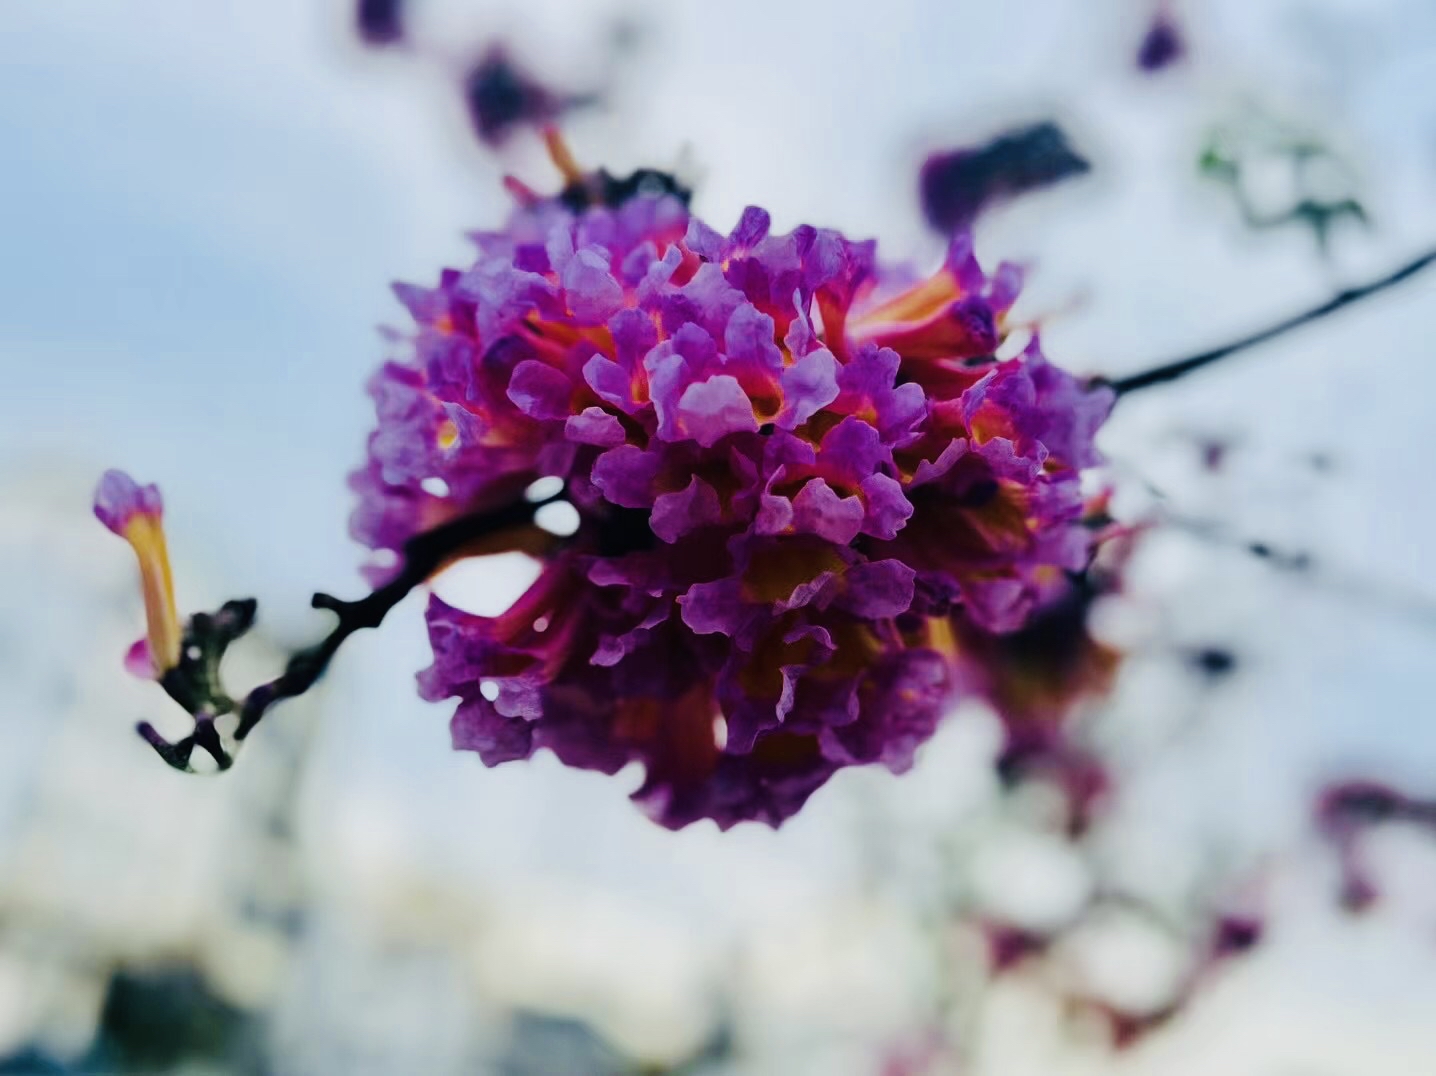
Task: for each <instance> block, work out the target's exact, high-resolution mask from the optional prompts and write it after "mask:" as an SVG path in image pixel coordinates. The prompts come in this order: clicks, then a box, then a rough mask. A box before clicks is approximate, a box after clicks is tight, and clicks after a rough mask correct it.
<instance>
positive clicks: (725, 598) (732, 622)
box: [678, 578, 744, 635]
mask: <svg viewBox="0 0 1436 1076" xmlns="http://www.w3.org/2000/svg"><path fill="white" fill-rule="evenodd" d="M678 603H679V604H680V605H681V606H682V607H683V623H685V624H687V625H688V627H689V628H690V629H692V630H693V631H694V632H696V633H697V634H699V635H712V634H715V633H722V634H724V635H733V634H736V633H737V631H738V628H739V627H740V626H741V624H742V622H743V619H744V609H743V595H742V585H741V584H740V583H739V582H738V580H736V579H731V578H730V579H719V580H717V581H715V582H712V583H694V584H693V585H692V586H691V587H689V588H688V590H687V592H686V593H685V594H683V595H681V596H680V597H679V599H678Z"/></svg>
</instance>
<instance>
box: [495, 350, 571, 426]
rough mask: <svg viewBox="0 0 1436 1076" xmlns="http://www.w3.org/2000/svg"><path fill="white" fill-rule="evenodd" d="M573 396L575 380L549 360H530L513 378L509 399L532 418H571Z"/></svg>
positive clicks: (510, 382) (517, 370)
mask: <svg viewBox="0 0 1436 1076" xmlns="http://www.w3.org/2000/svg"><path fill="white" fill-rule="evenodd" d="M572 398H573V382H572V381H570V380H569V379H568V377H567V376H566V375H564V374H563V373H562V372H560V371H558V370H555V369H554V368H553V367H552V366H550V365H549V364H548V363H546V362H539V361H538V360H536V359H526V360H524V361H523V362H521V363H519V364H518V365H517V366H516V367H514V372H513V376H512V377H511V378H510V379H509V399H510V400H512V401H513V402H514V406H515V407H517V408H518V409H519V410H520V411H522V412H523V413H524V414H526V415H529V416H531V417H532V418H544V419H558V418H567V417H568V416H569V415H570V414H571V413H572V410H573V409H572V407H571V405H570V401H571V400H572Z"/></svg>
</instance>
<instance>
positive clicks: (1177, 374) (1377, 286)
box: [1107, 250, 1436, 396]
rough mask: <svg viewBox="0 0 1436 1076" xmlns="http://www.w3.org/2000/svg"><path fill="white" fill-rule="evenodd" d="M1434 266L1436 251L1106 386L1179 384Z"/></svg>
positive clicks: (1121, 389)
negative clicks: (1232, 337)
mask: <svg viewBox="0 0 1436 1076" xmlns="http://www.w3.org/2000/svg"><path fill="white" fill-rule="evenodd" d="M1432 264H1436V250H1431V251H1427V252H1426V253H1425V254H1422V255H1421V256H1420V257H1418V258H1416V259H1414V260H1413V261H1409V262H1407V263H1406V264H1405V265H1403V266H1401V267H1400V268H1399V269H1397V270H1395V271H1394V272H1391V273H1388V274H1387V275H1386V276H1383V277H1381V278H1379V279H1377V280H1373V281H1371V282H1369V283H1367V284H1362V285H1361V286H1359V287H1354V288H1347V289H1345V290H1343V291H1339V292H1337V293H1336V294H1335V295H1333V296H1332V297H1331V298H1330V299H1328V300H1327V301H1326V302H1324V303H1322V304H1321V305H1320V306H1316V307H1313V308H1312V309H1310V310H1307V311H1304V312H1302V313H1300V314H1296V315H1293V316H1292V317H1289V318H1286V319H1285V320H1283V321H1279V322H1277V323H1276V324H1275V325H1271V326H1268V327H1267V328H1265V329H1262V330H1260V331H1258V332H1254V333H1252V334H1251V335H1250V336H1244V337H1242V338H1241V339H1240V340H1235V341H1233V342H1232V343H1229V344H1224V345H1222V346H1221V347H1216V348H1212V349H1211V350H1210V351H1203V352H1200V353H1198V354H1196V355H1189V356H1187V357H1186V358H1183V359H1175V360H1173V361H1171V362H1164V363H1162V364H1161V365H1160V366H1153V367H1151V368H1149V369H1146V370H1143V371H1141V372H1139V373H1135V374H1128V375H1127V376H1126V377H1121V378H1117V379H1115V380H1112V381H1109V382H1107V384H1108V385H1109V386H1110V387H1111V388H1112V389H1114V390H1115V391H1116V393H1117V395H1118V396H1125V395H1127V394H1128V393H1130V392H1136V391H1137V390H1138V389H1145V388H1150V387H1151V386H1153V385H1163V384H1166V383H1167V382H1169V381H1176V380H1178V379H1180V378H1183V377H1186V376H1187V375H1188V374H1191V373H1195V372H1196V371H1198V370H1200V369H1202V368H1204V367H1207V366H1211V365H1213V364H1214V363H1217V362H1219V361H1221V360H1222V359H1225V358H1226V357H1227V356H1229V355H1235V354H1236V353H1237V352H1239V351H1245V350H1247V349H1248V348H1252V347H1256V346H1257V345H1258V344H1264V343H1266V342H1267V341H1268V340H1272V339H1275V338H1276V337H1278V336H1281V335H1283V334H1284V333H1288V332H1291V331H1292V330H1293V329H1299V328H1301V327H1302V326H1303V325H1306V324H1308V323H1309V322H1313V321H1319V320H1320V319H1322V318H1324V317H1326V316H1327V315H1328V314H1334V313H1336V312H1337V311H1338V310H1340V309H1342V308H1343V307H1347V306H1350V305H1351V304H1352V303H1355V302H1359V301H1360V300H1362V299H1365V298H1367V297H1368V296H1371V295H1375V294H1377V293H1378V292H1382V291H1385V290H1386V289H1387V288H1391V287H1394V286H1395V285H1397V284H1400V283H1401V282H1402V281H1404V280H1408V279H1410V278H1411V277H1413V276H1415V275H1416V274H1417V273H1419V272H1421V271H1422V270H1423V269H1425V268H1427V267H1428V266H1430V265H1432Z"/></svg>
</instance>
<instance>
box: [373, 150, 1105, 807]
mask: <svg viewBox="0 0 1436 1076" xmlns="http://www.w3.org/2000/svg"><path fill="white" fill-rule="evenodd" d="M574 189H581V190H583V191H584V192H586V193H585V197H584V199H582V200H579V201H575V200H574V199H572V198H571V197H569V195H570V193H571V192H572V191H573V190H574ZM475 238H476V241H477V243H478V256H477V259H476V261H475V262H474V264H473V265H472V266H470V267H469V268H468V269H466V270H463V271H456V270H450V271H446V272H445V273H444V274H443V275H442V276H441V277H440V279H439V282H438V284H437V286H436V287H435V288H433V289H421V288H401V289H400V295H401V298H403V299H404V301H405V303H406V305H407V306H408V308H409V310H410V312H411V314H412V315H413V318H414V321H415V327H414V330H413V333H412V338H411V339H412V351H411V354H410V355H409V357H408V359H407V360H406V361H405V362H402V363H397V364H395V363H391V364H390V365H388V366H386V367H385V368H384V369H383V370H381V372H380V374H379V375H378V376H377V377H376V378H375V380H374V381H373V382H372V383H371V393H372V394H373V396H374V398H375V401H376V405H377V409H378V413H379V421H378V427H377V429H376V431H375V433H374V434H373V435H372V436H371V438H370V442H369V454H368V459H367V461H366V463H365V465H364V467H363V468H362V469H361V470H360V471H359V472H358V473H357V474H356V475H355V477H354V479H353V483H352V484H353V487H354V489H355V490H356V491H357V492H358V493H359V497H360V503H359V507H358V509H357V510H356V512H355V516H354V521H353V528H354V533H355V534H356V536H358V537H359V538H360V539H361V540H363V541H364V542H365V543H367V544H368V545H370V546H371V547H372V548H375V549H381V550H393V551H400V550H402V548H403V546H404V543H405V542H406V541H407V540H408V539H410V538H412V537H413V536H414V535H416V534H418V533H420V532H422V531H424V530H426V529H428V528H431V527H433V526H436V525H438V524H441V523H445V522H448V521H450V520H454V519H458V518H462V517H463V516H465V515H468V514H471V513H475V512H479V511H485V510H490V509H493V508H495V507H497V506H501V505H504V504H507V503H511V502H513V501H514V500H515V499H516V498H517V497H519V496H521V495H522V492H523V490H524V489H525V488H526V487H527V486H528V485H529V484H530V483H532V482H534V481H535V480H537V479H539V478H542V477H558V478H560V479H562V480H563V483H564V488H565V491H566V493H565V496H566V497H567V498H568V499H569V501H570V502H571V503H572V504H573V506H574V507H575V508H576V509H577V511H578V513H579V518H580V523H579V526H578V529H577V531H576V533H574V534H573V535H572V536H571V537H569V538H566V539H564V540H563V541H562V542H559V543H555V542H552V541H550V542H548V543H547V544H545V543H544V542H541V541H539V540H537V539H536V537H535V535H534V534H533V533H525V532H523V530H522V529H520V530H519V531H515V532H512V533H509V534H507V535H505V536H504V539H503V540H504V541H505V542H507V543H509V546H508V547H510V548H526V549H531V550H535V551H539V550H542V552H541V556H542V558H543V563H544V570H543V572H542V574H541V576H540V578H539V579H538V581H537V582H536V583H535V584H534V586H533V587H532V588H531V589H530V590H529V592H528V593H527V594H525V595H524V596H523V597H522V598H521V599H520V600H519V601H518V602H517V603H516V604H515V605H514V606H513V607H512V608H510V609H509V610H508V611H506V612H505V613H503V614H502V615H500V616H496V617H481V616H474V615H470V614H467V613H464V612H461V611H459V610H457V609H453V608H451V607H449V606H447V605H445V604H443V603H442V602H439V601H437V600H434V601H433V602H431V605H430V608H429V613H428V619H429V629H430V639H431V642H432V644H433V649H434V663H433V665H432V666H431V667H430V668H429V669H427V670H425V671H424V672H423V673H422V674H421V675H420V686H421V691H422V693H423V694H424V696H425V697H426V698H429V699H434V700H438V699H445V698H457V699H458V700H459V701H458V706H457V709H456V711H455V714H454V718H453V725H452V732H453V738H454V743H455V746H456V747H458V748H460V749H464V750H473V751H476V752H477V753H478V754H479V756H480V758H481V759H482V760H483V761H484V762H485V763H486V764H489V765H497V764H499V763H501V762H506V761H510V760H513V759H519V758H527V757H528V756H529V755H531V754H532V753H533V752H534V751H535V750H538V749H540V748H546V749H548V750H550V751H552V752H553V753H554V754H555V755H557V756H558V757H559V758H560V759H561V760H562V761H564V762H565V763H567V764H569V765H572V766H578V767H583V768H587V769H596V770H600V771H602V772H605V773H613V772H616V771H617V770H619V769H621V768H622V767H624V766H625V765H627V764H629V763H631V762H635V761H636V762H639V763H641V764H642V765H643V767H644V768H645V771H646V779H645V781H644V783H643V785H642V787H641V788H640V789H639V791H638V792H637V793H636V794H635V799H637V800H638V801H639V803H640V804H641V805H642V806H643V808H644V809H645V810H646V811H647V812H649V813H650V814H651V815H652V816H653V817H654V818H655V819H656V820H658V821H659V822H661V823H662V824H664V825H666V826H671V827H679V826H684V825H687V824H689V823H691V822H694V821H696V820H699V819H704V818H711V819H713V820H714V821H716V822H717V824H718V825H719V826H722V827H725V828H726V827H727V826H730V825H733V824H735V823H737V822H741V821H750V820H756V821H762V822H766V823H768V824H770V825H777V824H779V823H780V822H782V821H783V820H784V819H785V818H787V817H789V816H791V815H792V814H793V813H794V812H796V811H797V810H798V809H799V808H800V807H801V806H802V805H803V803H804V801H805V800H806V799H807V798H808V797H809V796H810V795H811V794H812V793H813V792H814V791H815V790H816V789H818V788H819V787H820V786H821V785H822V784H823V783H824V782H826V781H827V779H828V778H829V777H830V776H831V775H832V774H833V773H835V772H836V771H837V770H839V769H841V768H843V767H846V766H853V765H862V764H867V763H881V764H883V765H885V766H888V767H889V768H891V769H893V770H898V771H900V770H902V769H904V768H906V767H907V766H909V765H911V763H912V760H913V756H914V752H915V751H916V750H917V748H918V747H919V746H920V745H921V744H922V743H923V742H925V741H926V740H927V739H928V738H929V737H930V736H931V735H932V733H933V731H934V729H935V727H936V725H937V723H938V721H939V720H940V719H941V717H942V716H943V714H944V713H945V712H946V711H947V709H948V707H949V706H950V705H951V704H952V702H953V700H954V699H955V698H956V697H958V695H959V694H960V693H962V692H967V693H974V692H976V693H980V694H982V695H984V696H986V697H988V698H991V699H994V700H996V699H999V698H1002V697H1003V694H1002V692H1001V691H1000V690H999V689H998V688H997V687H996V686H994V684H993V682H992V677H998V676H1001V675H1005V673H1004V672H1003V668H1005V667H1003V668H998V666H997V665H996V664H994V665H993V668H992V669H991V670H989V672H990V674H991V675H990V676H989V677H988V678H987V679H983V678H982V677H979V676H977V675H975V673H974V670H973V669H972V668H970V667H969V666H970V665H971V663H972V662H973V661H974V660H976V658H975V657H973V655H979V654H981V655H989V654H990V655H993V656H994V660H995V657H996V656H997V655H999V654H1000V653H1001V652H1000V650H999V649H998V647H997V646H996V643H995V642H993V640H996V639H999V638H1001V637H1002V636H1001V633H1005V632H1011V631H1014V630H1017V629H1021V628H1023V627H1024V626H1026V625H1028V624H1030V623H1032V622H1033V618H1034V616H1036V615H1037V614H1038V613H1039V612H1040V611H1041V610H1044V609H1046V608H1048V607H1049V606H1050V605H1051V604H1052V603H1053V602H1055V601H1059V600H1060V599H1061V598H1062V597H1063V596H1064V595H1065V594H1066V593H1067V588H1068V587H1070V585H1071V584H1070V583H1069V574H1070V573H1078V572H1080V571H1081V570H1082V569H1083V568H1084V567H1085V565H1086V563H1087V561H1088V560H1089V559H1090V557H1091V554H1092V551H1093V547H1094V545H1095V544H1096V542H1097V541H1098V533H1097V531H1096V530H1094V528H1092V527H1091V526H1089V525H1088V520H1087V517H1086V508H1085V502H1084V499H1083V496H1082V493H1081V489H1080V481H1079V473H1080V471H1081V470H1082V469H1083V468H1085V467H1088V466H1091V465H1093V464H1094V463H1096V462H1097V461H1098V457H1097V454H1096V452H1095V449H1094V448H1093V445H1092V438H1093V435H1094V434H1095V432H1096V430H1097V427H1098V426H1099V425H1100V423H1101V421H1102V419H1103V418H1104V417H1105V415H1106V412H1107V410H1108V408H1109V407H1110V406H1111V402H1112V397H1111V393H1110V392H1109V391H1107V390H1105V389H1089V388H1088V387H1087V386H1086V385H1084V384H1083V383H1082V382H1079V381H1078V380H1076V379H1075V378H1073V377H1071V376H1070V375H1068V374H1066V373H1064V372H1063V371H1061V370H1060V369H1058V368H1057V367H1054V366H1051V365H1049V364H1047V363H1046V361H1045V360H1044V359H1043V357H1042V355H1041V352H1040V350H1039V349H1038V347H1037V345H1036V343H1035V342H1034V343H1033V344H1032V346H1031V347H1029V348H1028V349H1027V350H1026V351H1025V352H1023V353H1022V354H1021V355H1019V356H1017V357H1016V358H1012V359H1008V360H1006V361H999V360H997V359H996V358H995V357H994V356H993V351H994V350H995V349H996V348H997V346H998V345H999V343H1000V342H1001V340H1002V338H1003V337H1004V335H1005V332H1006V329H1005V319H1006V314H1007V310H1008V308H1009V307H1010V306H1011V305H1012V301H1013V299H1014V298H1015V296H1016V286H1017V280H1018V277H1017V274H1016V273H1015V271H1014V270H1012V269H1011V268H1010V267H1001V268H999V269H998V270H997V272H995V273H994V274H992V275H991V276H989V275H987V274H985V273H984V272H983V271H982V270H981V268H980V267H979V266H978V264H977V262H976V260H975V259H974V258H973V256H972V248H971V243H970V241H968V240H967V238H966V237H965V236H961V237H959V238H957V239H956V240H955V241H954V243H953V245H952V248H951V250H950V251H949V254H948V257H947V259H946V260H945V262H944V264H943V265H942V266H941V267H940V268H939V269H938V271H937V272H936V273H935V274H934V275H933V276H931V277H929V278H928V279H926V280H922V281H919V282H917V283H915V284H913V285H912V286H910V287H906V288H901V287H899V286H898V285H897V284H896V283H895V282H896V281H897V279H898V277H899V276H900V274H898V273H896V272H894V271H893V270H889V269H886V268H884V267H881V266H879V265H878V264H877V262H876V259H875V246H874V244H872V243H871V242H866V243H855V242H852V241H850V240H848V239H846V238H844V237H843V236H841V235H839V234H838V233H836V232H831V231H823V230H819V229H816V228H811V227H807V226H804V227H800V228H798V229H796V230H794V231H793V232H791V233H789V234H787V235H773V234H771V232H770V228H769V221H768V216H767V214H766V213H764V212H763V211H761V210H758V209H756V208H750V209H749V210H747V211H745V213H744V214H743V215H742V218H741V220H740V221H739V222H738V225H737V227H736V228H735V229H734V230H733V232H732V233H731V234H729V235H727V236H723V235H721V234H719V233H717V232H716V231H714V230H712V229H710V228H708V227H707V226H706V225H704V224H703V223H702V222H700V221H698V220H696V219H694V218H691V217H690V216H689V214H688V211H687V208H686V204H685V201H684V199H683V198H681V197H679V196H677V195H675V193H673V192H672V191H671V190H670V189H669V188H667V187H665V186H663V185H652V184H650V185H647V186H645V185H642V184H632V185H623V184H620V183H616V182H605V181H604V180H603V178H602V174H599V176H598V177H595V176H586V177H581V178H580V179H578V180H576V181H573V182H571V184H570V188H569V190H568V191H566V192H565V195H564V196H563V197H561V198H557V199H547V200H529V201H527V202H526V204H524V205H523V206H522V207H521V208H520V209H519V210H518V211H517V212H516V213H515V214H514V216H513V217H512V218H511V219H510V221H509V223H508V225H507V226H506V227H505V228H504V229H503V230H502V231H498V232H492V233H484V234H481V235H478V236H476V237H475ZM534 530H536V528H534ZM489 548H490V549H492V548H494V546H493V545H491V546H490V547H489ZM1083 682H1084V683H1086V681H1083Z"/></svg>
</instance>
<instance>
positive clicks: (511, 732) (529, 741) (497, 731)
mask: <svg viewBox="0 0 1436 1076" xmlns="http://www.w3.org/2000/svg"><path fill="white" fill-rule="evenodd" d="M449 735H450V737H451V738H452V740H453V744H454V750H455V751H476V752H478V756H479V758H480V760H481V761H482V762H483V764H484V765H485V766H498V765H500V764H501V763H504V762H513V761H515V760H517V759H521V758H528V757H529V756H530V755H532V754H533V749H534V742H533V740H534V727H533V724H532V723H530V722H528V721H525V720H524V719H523V718H511V717H504V716H502V715H501V714H499V712H498V711H497V710H495V709H494V706H493V704H492V703H490V702H489V701H488V700H487V699H484V698H477V699H465V700H464V701H463V702H461V703H459V708H458V709H457V710H455V711H454V716H453V718H452V720H450V722H449Z"/></svg>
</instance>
